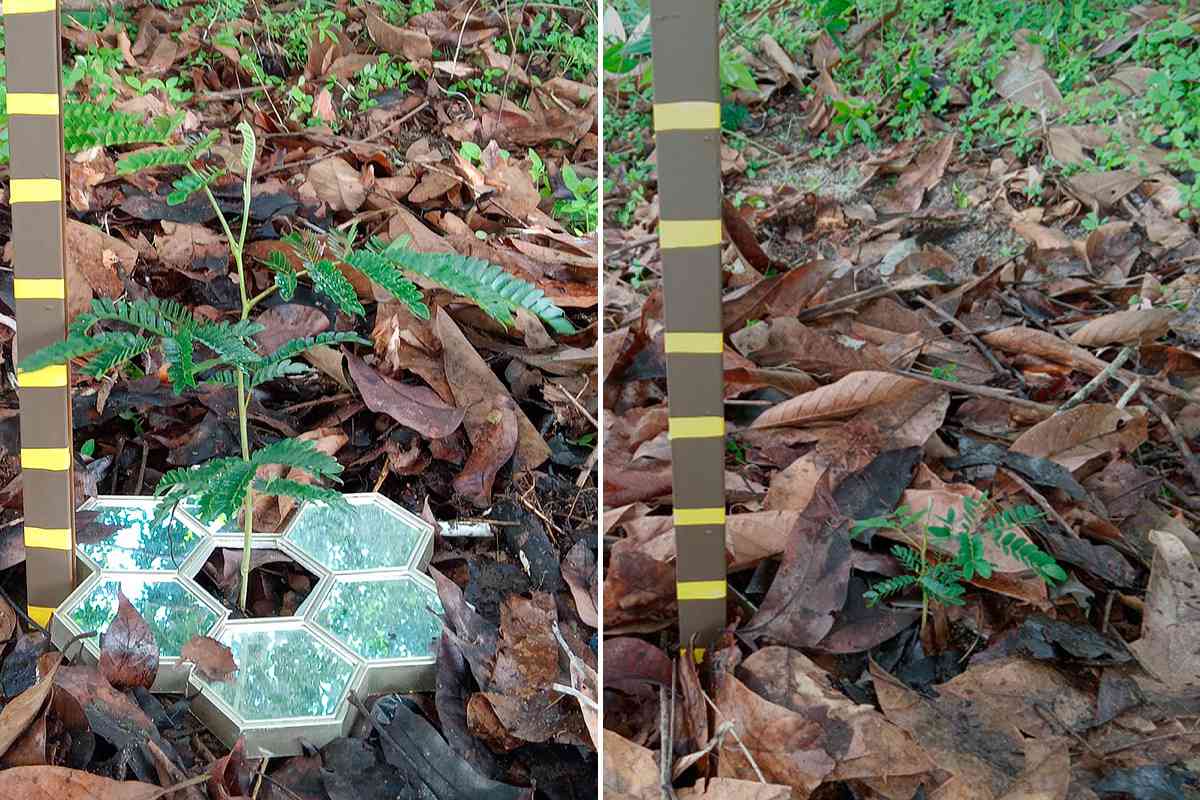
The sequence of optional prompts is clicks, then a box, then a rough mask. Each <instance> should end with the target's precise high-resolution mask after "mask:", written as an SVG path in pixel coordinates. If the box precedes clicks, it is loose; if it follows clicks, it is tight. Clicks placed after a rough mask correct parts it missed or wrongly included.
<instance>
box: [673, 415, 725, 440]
mask: <svg viewBox="0 0 1200 800" xmlns="http://www.w3.org/2000/svg"><path fill="white" fill-rule="evenodd" d="M724 435H725V418H724V417H671V418H669V419H668V420H667V438H668V439H719V438H721V437H723V436H724Z"/></svg>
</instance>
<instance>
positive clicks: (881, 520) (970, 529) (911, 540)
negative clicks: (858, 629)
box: [850, 492, 1067, 632]
mask: <svg viewBox="0 0 1200 800" xmlns="http://www.w3.org/2000/svg"><path fill="white" fill-rule="evenodd" d="M989 505H994V504H991V503H990V502H989V500H988V496H987V493H986V492H985V493H984V494H983V495H982V496H980V497H978V498H976V497H966V498H963V515H962V516H961V517H959V516H958V514H957V513H956V512H955V510H954V508H953V507H951V508H950V509H949V510H948V511H947V512H946V514H945V515H944V516H942V517H940V518H939V519H938V523H939V524H936V525H930V524H928V523H927V522H926V519H925V518H926V517H927V516H928V515H929V512H930V509H929V508H927V509H925V510H924V511H917V512H914V511H912V510H911V509H909V508H908V507H907V506H901V507H900V508H899V509H897V510H896V511H893V512H892V513H890V514H885V515H883V516H879V517H871V518H870V519H864V520H859V521H858V522H856V523H854V525H853V526H852V527H851V528H850V537H851V538H854V537H857V536H859V535H860V534H862V533H865V532H866V531H869V530H878V529H884V530H891V531H894V532H895V533H896V534H898V535H899V536H900V538H902V539H903V540H904V544H896V545H894V546H893V547H892V555H894V556H895V557H896V559H897V560H898V561H899V562H900V563H901V564H902V565H903V566H904V569H905V570H906V574H904V575H897V576H896V577H894V578H888V579H886V580H882V581H879V582H878V583H875V584H874V585H872V586H871V588H870V589H868V590H867V591H866V592H865V593H864V594H863V598H864V599H865V600H866V601H867V605H868V606H874V605H875V604H876V603H879V602H881V601H883V600H886V599H887V598H889V597H892V596H894V595H897V594H900V593H901V592H904V591H907V590H909V589H911V588H913V587H918V588H919V589H920V590H921V631H922V632H924V630H925V625H926V622H927V621H928V617H929V606H930V604H931V603H941V604H943V605H951V606H961V605H964V603H965V601H964V600H963V595H964V594H965V593H966V586H965V584H966V583H967V582H970V581H972V580H974V579H975V578H976V576H978V577H980V578H985V579H986V578H990V577H991V576H992V571H993V567H994V565H993V564H992V563H991V562H990V561H988V559H987V556H986V555H985V553H984V548H983V542H984V540H983V537H984V535H987V536H988V537H989V538H990V539H991V540H992V541H993V542H995V544H996V545H997V546H999V547H1000V549H1001V550H1002V551H1003V552H1004V553H1006V554H1007V555H1009V556H1012V557H1013V558H1015V559H1017V560H1018V561H1020V562H1021V563H1022V564H1024V565H1025V566H1027V567H1029V568H1030V569H1032V570H1033V571H1034V573H1035V574H1036V575H1037V576H1038V577H1039V578H1041V579H1042V580H1043V581H1045V582H1046V583H1050V584H1053V583H1058V582H1061V581H1065V580H1066V579H1067V573H1066V572H1064V571H1063V568H1062V567H1060V566H1059V565H1058V563H1057V562H1056V561H1055V560H1054V558H1053V557H1052V556H1051V555H1049V554H1048V553H1045V552H1043V551H1042V550H1040V549H1038V547H1037V545H1035V544H1033V543H1032V542H1030V541H1029V540H1028V539H1026V538H1025V537H1024V536H1022V535H1021V534H1020V528H1021V526H1023V525H1028V524H1031V523H1033V522H1036V521H1037V520H1038V519H1040V518H1041V516H1042V512H1041V511H1040V510H1038V509H1037V508H1034V507H1033V506H1029V505H1020V506H1014V507H1012V508H1008V509H1004V510H1001V511H999V512H997V513H994V514H991V515H988V514H987V512H988V507H989ZM914 528H915V529H916V530H917V534H916V535H915V536H914V535H913V534H912V533H911V531H912V530H913V529H914ZM933 540H937V541H940V542H949V541H951V540H957V542H958V553H957V554H956V555H955V556H954V558H953V559H951V560H940V559H938V558H936V557H935V556H934V554H933V552H931V551H932V549H933V548H932V547H931V542H932V541H933Z"/></svg>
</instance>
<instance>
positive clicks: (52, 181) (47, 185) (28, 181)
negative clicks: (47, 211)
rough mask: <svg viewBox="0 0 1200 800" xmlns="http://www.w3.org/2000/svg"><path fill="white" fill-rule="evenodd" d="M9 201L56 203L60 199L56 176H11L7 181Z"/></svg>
mask: <svg viewBox="0 0 1200 800" xmlns="http://www.w3.org/2000/svg"><path fill="white" fill-rule="evenodd" d="M8 187H9V194H10V195H11V197H10V198H9V202H11V203H57V202H59V201H60V200H62V181H60V180H59V179H58V178H13V179H12V180H11V181H9V184H8Z"/></svg>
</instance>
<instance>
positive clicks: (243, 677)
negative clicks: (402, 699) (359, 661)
mask: <svg viewBox="0 0 1200 800" xmlns="http://www.w3.org/2000/svg"><path fill="white" fill-rule="evenodd" d="M219 638H220V640H221V641H222V642H223V643H224V644H226V645H228V646H229V648H230V649H232V650H233V660H234V661H235V662H236V663H237V665H238V667H239V669H238V672H237V674H236V676H235V677H234V679H233V682H232V683H209V684H207V687H208V691H210V692H212V693H213V694H215V695H217V696H218V697H220V698H221V699H222V700H224V701H225V702H226V703H227V704H229V706H230V707H231V708H232V709H233V710H234V711H235V712H237V714H238V715H239V716H241V717H242V718H243V719H244V720H246V721H248V722H252V721H258V720H267V719H283V718H290V717H319V716H326V715H329V714H332V713H334V711H336V710H337V706H338V701H340V700H341V699H342V697H343V696H344V694H345V691H346V687H347V685H348V684H349V682H350V679H351V677H352V676H353V674H354V667H353V666H351V664H350V663H349V662H347V661H346V660H344V659H343V658H342V657H341V656H340V655H338V654H337V653H335V652H334V651H333V650H331V649H330V648H329V647H327V646H326V645H324V644H323V643H321V642H320V641H318V640H317V639H316V637H314V636H313V634H312V633H311V632H310V631H308V630H306V629H304V628H300V627H293V628H279V627H273V628H269V627H246V626H231V627H230V628H228V629H227V630H226V631H225V633H224V634H223V635H222V636H220V637H219Z"/></svg>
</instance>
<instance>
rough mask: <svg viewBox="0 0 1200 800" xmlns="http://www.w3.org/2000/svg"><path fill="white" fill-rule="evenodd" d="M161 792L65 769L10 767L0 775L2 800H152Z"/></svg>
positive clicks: (151, 786) (147, 786) (153, 787)
mask: <svg viewBox="0 0 1200 800" xmlns="http://www.w3.org/2000/svg"><path fill="white" fill-rule="evenodd" d="M161 793H162V789H160V788H159V787H157V786H154V785H153V784H149V783H141V782H138V781H114V780H112V779H111V778H104V777H101V776H100V775H93V774H91V773H90V772H83V771H82V770H77V769H68V768H66V767H49V766H44V767H14V768H13V769H8V770H5V771H4V772H3V774H0V798H3V800H153V799H154V798H157V797H158V796H159V795H160V794H161Z"/></svg>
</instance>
